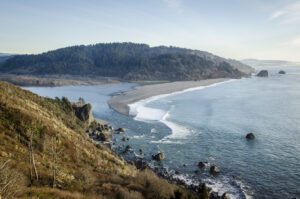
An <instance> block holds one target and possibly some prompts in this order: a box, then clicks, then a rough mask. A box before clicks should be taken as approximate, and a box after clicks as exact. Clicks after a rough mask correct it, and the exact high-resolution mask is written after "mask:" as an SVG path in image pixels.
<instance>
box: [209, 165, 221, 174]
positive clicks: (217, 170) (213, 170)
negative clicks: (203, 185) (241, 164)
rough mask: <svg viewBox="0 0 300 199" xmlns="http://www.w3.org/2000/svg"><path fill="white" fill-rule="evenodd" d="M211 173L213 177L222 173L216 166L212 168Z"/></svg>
mask: <svg viewBox="0 0 300 199" xmlns="http://www.w3.org/2000/svg"><path fill="white" fill-rule="evenodd" d="M209 173H210V174H211V175H218V174H219V173H220V169H219V168H218V167H217V166H216V165H213V166H211V167H210V169H209Z"/></svg>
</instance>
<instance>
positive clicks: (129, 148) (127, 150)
mask: <svg viewBox="0 0 300 199" xmlns="http://www.w3.org/2000/svg"><path fill="white" fill-rule="evenodd" d="M130 150H131V146H130V145H127V146H126V147H125V149H124V151H123V153H128V152H129V151H130Z"/></svg>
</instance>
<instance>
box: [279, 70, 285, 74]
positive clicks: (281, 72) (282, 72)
mask: <svg viewBox="0 0 300 199" xmlns="http://www.w3.org/2000/svg"><path fill="white" fill-rule="evenodd" d="M278 73H279V74H281V75H284V74H286V72H285V71H284V70H281V71H279V72H278Z"/></svg>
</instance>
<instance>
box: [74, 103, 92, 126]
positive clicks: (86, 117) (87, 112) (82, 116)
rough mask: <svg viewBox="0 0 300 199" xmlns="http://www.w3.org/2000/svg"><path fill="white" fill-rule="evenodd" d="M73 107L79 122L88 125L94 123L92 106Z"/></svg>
mask: <svg viewBox="0 0 300 199" xmlns="http://www.w3.org/2000/svg"><path fill="white" fill-rule="evenodd" d="M72 107H73V110H74V112H75V115H76V117H77V118H78V119H79V120H81V121H83V122H87V123H88V124H91V123H92V122H93V121H94V117H93V114H92V106H91V104H83V105H81V104H73V106H72Z"/></svg>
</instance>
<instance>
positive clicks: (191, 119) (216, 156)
mask: <svg viewBox="0 0 300 199" xmlns="http://www.w3.org/2000/svg"><path fill="white" fill-rule="evenodd" d="M284 70H285V71H286V72H287V74H286V75H278V74H277V72H278V69H273V70H272V69H269V72H270V76H269V77H268V78H259V77H252V78H244V79H239V80H229V81H226V82H223V83H218V84H215V85H211V86H207V87H199V88H196V89H188V90H186V91H184V92H176V93H173V94H169V95H162V96H155V97H152V98H149V99H145V100H142V101H139V102H137V103H135V104H132V105H131V106H130V107H131V109H130V113H131V115H132V116H131V117H128V116H124V115H121V114H119V113H117V112H115V111H113V110H111V109H109V107H108V106H107V100H108V99H109V98H110V96H111V95H114V94H116V93H119V92H123V91H126V90H130V89H132V88H133V87H134V86H136V85H135V84H130V83H122V84H111V85H98V86H64V87H53V88H50V87H49V88H48V87H46V88H41V87H27V88H26V89H28V90H31V91H32V92H35V93H37V94H39V95H42V96H48V97H56V96H59V97H61V96H66V97H68V98H69V99H70V100H72V101H76V100H77V99H78V98H79V97H83V98H84V99H85V101H86V102H90V103H91V104H92V105H93V110H94V115H95V117H97V118H101V119H104V120H107V121H109V122H110V123H111V124H112V125H113V126H114V127H116V128H117V127H124V128H126V129H127V131H126V133H125V136H127V137H129V141H128V142H124V141H122V137H123V136H124V135H116V136H114V143H115V145H113V148H114V150H116V151H118V152H121V151H122V150H123V149H124V148H125V147H126V146H127V145H130V146H131V147H132V151H131V153H133V154H134V155H137V156H141V157H143V158H144V159H146V160H148V161H149V162H150V165H152V166H155V167H162V168H164V169H166V170H167V171H168V172H169V173H171V174H174V177H176V178H178V179H182V180H185V181H186V182H187V183H191V184H193V183H195V184H197V183H198V182H200V181H201V182H206V183H207V184H208V185H209V186H210V187H212V188H213V190H215V191H218V192H219V193H223V192H227V193H228V194H229V195H230V197H231V198H268V199H271V198H272V199H273V198H279V199H281V198H292V197H298V198H299V197H300V188H299V187H300V68H299V67H298V68H297V67H285V68H284ZM249 132H252V133H254V134H255V137H256V138H255V139H254V140H251V141H249V140H247V139H245V135H246V134H247V133H249ZM140 149H141V150H142V151H143V153H142V154H140V152H139V151H140ZM159 151H163V152H164V153H165V154H166V159H165V160H164V161H163V162H162V163H156V162H154V161H151V156H152V155H153V154H156V153H157V152H159ZM199 161H203V162H208V167H207V168H205V169H200V168H198V166H197V165H198V162H199ZM209 165H217V166H218V167H219V168H220V170H221V172H220V175H218V176H211V175H210V174H209Z"/></svg>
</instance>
